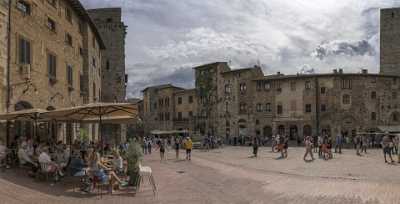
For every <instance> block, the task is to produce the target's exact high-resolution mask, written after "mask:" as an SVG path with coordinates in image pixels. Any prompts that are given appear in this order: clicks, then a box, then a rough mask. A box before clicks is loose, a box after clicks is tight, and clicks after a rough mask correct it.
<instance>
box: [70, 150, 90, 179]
mask: <svg viewBox="0 0 400 204" xmlns="http://www.w3.org/2000/svg"><path fill="white" fill-rule="evenodd" d="M86 168H87V165H86V164H85V161H84V160H83V159H82V158H81V155H80V154H79V153H75V154H73V156H72V157H71V163H70V164H69V172H70V174H71V176H85V175H86Z"/></svg>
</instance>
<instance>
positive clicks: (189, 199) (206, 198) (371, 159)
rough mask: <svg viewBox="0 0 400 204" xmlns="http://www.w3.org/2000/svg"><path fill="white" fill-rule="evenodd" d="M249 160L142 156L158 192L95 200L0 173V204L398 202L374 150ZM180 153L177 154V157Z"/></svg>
mask: <svg viewBox="0 0 400 204" xmlns="http://www.w3.org/2000/svg"><path fill="white" fill-rule="evenodd" d="M260 150H261V151H260V157H259V158H249V156H250V153H251V149H250V148H249V147H225V148H224V149H219V150H213V151H209V152H200V151H195V152H194V157H193V160H192V161H190V162H188V161H183V160H180V161H175V160H174V159H172V158H173V153H172V152H170V153H169V157H170V160H168V161H167V162H163V163H160V161H159V158H158V154H157V152H156V153H155V154H153V155H146V156H145V158H144V164H145V165H149V166H151V167H152V168H153V171H154V174H155V178H156V182H157V185H158V189H159V192H158V194H157V196H156V197H153V196H152V192H151V189H150V188H149V185H148V184H147V183H146V182H145V184H144V188H143V189H142V190H141V191H140V192H139V193H138V194H137V195H136V196H135V197H133V196H132V195H131V194H120V195H111V196H110V195H108V196H104V197H103V198H102V199H100V197H99V196H95V195H85V194H80V193H74V192H72V190H71V188H70V187H71V186H70V185H68V184H65V183H60V184H56V185H55V186H50V185H49V183H44V182H35V181H33V180H32V179H30V178H27V177H25V176H21V175H20V174H19V173H16V172H10V171H8V172H6V173H0V198H1V199H0V203H174V204H175V203H176V204H179V203H185V204H187V203H252V204H253V203H277V204H281V203H282V204H284V203H311V204H313V203H340V204H346V203H360V204H364V203H365V204H367V203H368V204H370V203H382V204H383V203H385V204H386V203H388V204H391V203H396V204H397V203H399V200H400V195H399V194H397V193H396V192H399V190H400V178H399V177H398V176H396V175H400V165H387V164H384V163H383V162H382V158H381V157H382V155H381V151H380V150H371V151H370V153H369V154H368V155H366V156H363V157H358V156H356V155H355V152H354V151H352V150H345V153H344V154H342V155H335V158H334V159H333V160H329V161H324V160H319V159H317V160H316V161H314V162H311V163H305V162H303V161H302V154H303V151H304V149H303V148H290V149H289V157H288V159H286V160H277V159H276V158H277V157H278V154H275V153H271V152H269V148H261V149H260ZM182 154H183V152H182Z"/></svg>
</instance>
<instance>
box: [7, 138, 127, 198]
mask: <svg viewBox="0 0 400 204" xmlns="http://www.w3.org/2000/svg"><path fill="white" fill-rule="evenodd" d="M127 148H128V144H127V143H121V144H120V145H119V146H116V147H115V148H112V147H111V145H102V144H100V143H93V142H87V141H78V140H76V141H74V142H73V143H72V144H71V145H66V144H64V143H63V142H61V141H58V142H51V141H48V142H37V141H34V140H32V139H30V138H29V137H15V139H14V141H12V142H11V145H10V147H9V148H7V147H6V146H5V144H4V142H3V141H1V140H0V167H3V168H10V166H9V165H10V164H13V165H14V164H15V165H16V166H18V168H23V169H27V174H28V176H30V177H34V178H38V177H40V175H43V174H46V175H49V176H50V177H49V178H50V179H51V180H52V181H53V182H59V181H61V180H62V179H63V178H64V177H65V176H72V177H80V178H82V179H81V183H80V186H81V190H82V191H84V192H90V191H92V188H93V187H94V185H93V183H94V182H96V183H102V184H104V183H106V184H109V191H110V192H112V191H113V190H115V189H118V188H123V187H125V186H127V185H128V181H129V179H130V178H129V176H128V175H127V169H128V162H127V161H126V158H125V159H123V157H122V156H121V153H125V152H126V150H127Z"/></svg>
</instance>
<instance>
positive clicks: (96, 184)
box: [92, 176, 112, 198]
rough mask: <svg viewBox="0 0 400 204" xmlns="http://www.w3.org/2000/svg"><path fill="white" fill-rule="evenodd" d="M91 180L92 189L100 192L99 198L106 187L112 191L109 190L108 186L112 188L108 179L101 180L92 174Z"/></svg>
mask: <svg viewBox="0 0 400 204" xmlns="http://www.w3.org/2000/svg"><path fill="white" fill-rule="evenodd" d="M92 181H93V189H95V190H96V189H97V193H100V198H102V197H103V191H104V189H105V188H106V190H107V192H110V193H112V192H111V191H109V189H110V188H112V186H111V184H110V180H108V181H106V182H101V181H100V179H99V177H97V176H93V177H92Z"/></svg>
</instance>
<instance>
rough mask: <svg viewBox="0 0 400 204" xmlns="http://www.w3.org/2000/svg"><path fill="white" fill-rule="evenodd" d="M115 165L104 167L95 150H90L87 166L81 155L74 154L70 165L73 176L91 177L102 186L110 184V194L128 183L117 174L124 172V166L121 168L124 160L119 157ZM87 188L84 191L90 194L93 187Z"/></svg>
mask: <svg viewBox="0 0 400 204" xmlns="http://www.w3.org/2000/svg"><path fill="white" fill-rule="evenodd" d="M113 163H114V164H117V166H115V167H116V168H114V165H113V166H112V167H108V166H106V165H104V164H103V163H102V162H101V157H100V154H99V153H97V152H96V151H94V149H92V148H90V149H89V157H88V162H87V164H88V165H86V163H85V161H84V160H83V159H82V158H81V157H80V155H79V154H74V155H73V157H72V159H71V164H70V172H71V174H72V175H73V176H79V177H85V176H87V177H89V178H91V180H92V181H91V182H96V183H100V184H107V183H108V184H110V189H109V190H110V192H111V193H112V190H113V189H114V187H115V186H116V185H118V184H119V186H126V185H127V182H125V181H123V180H121V179H120V178H119V177H118V175H117V173H116V172H120V171H123V166H121V165H122V164H123V163H122V158H121V157H119V158H117V159H116V160H115V162H113ZM84 186H85V187H84V188H82V190H83V191H85V192H89V191H90V187H91V185H84Z"/></svg>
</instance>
